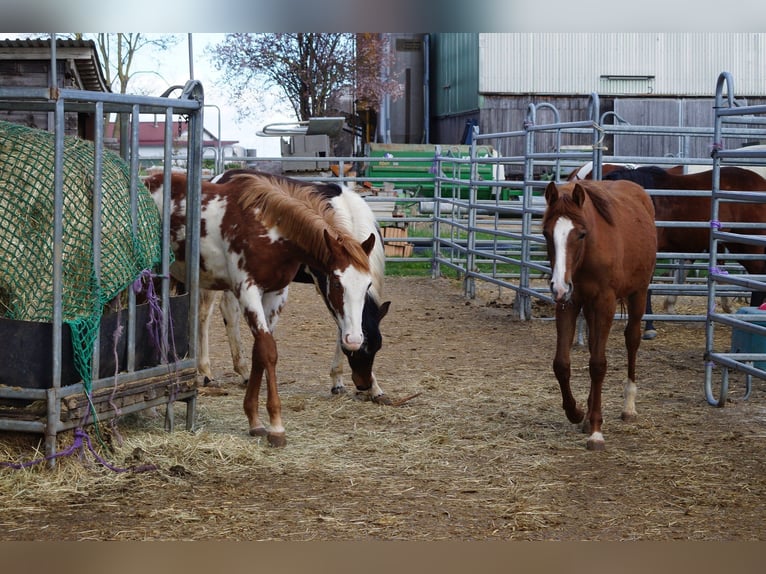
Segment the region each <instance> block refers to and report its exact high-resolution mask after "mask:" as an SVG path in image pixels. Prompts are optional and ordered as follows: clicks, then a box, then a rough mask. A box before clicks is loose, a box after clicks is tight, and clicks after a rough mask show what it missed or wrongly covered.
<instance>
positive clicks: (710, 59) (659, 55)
mask: <svg viewBox="0 0 766 574" xmlns="http://www.w3.org/2000/svg"><path fill="white" fill-rule="evenodd" d="M392 37H393V38H392V39H393V41H392V46H393V48H394V49H395V50H397V54H396V56H397V58H396V62H397V64H396V67H397V69H396V70H395V71H394V73H395V74H397V77H399V78H401V79H403V80H402V81H405V83H406V88H407V89H406V90H405V92H406V95H405V97H404V98H402V99H400V100H397V101H395V102H393V103H391V104H390V109H389V110H388V114H387V115H388V117H385V116H386V113H385V112H386V110H385V109H384V110H383V112H384V113H383V115H384V119H383V121H384V122H385V124H384V125H385V126H386V132H385V134H386V135H390V141H391V142H392V143H437V144H455V143H466V139H467V137H469V136H468V133H469V131H470V130H469V129H468V128H470V127H471V126H472V125H478V126H479V128H480V131H481V133H485V134H489V133H502V132H509V131H515V130H521V129H523V126H524V122H525V121H526V119H527V112H528V107H529V105H530V104H538V103H542V102H546V103H548V104H551V105H552V106H553V107H554V108H555V109H556V110H557V111H558V113H559V118H558V119H559V120H560V121H562V122H569V121H580V120H586V119H588V114H589V105H590V101H591V95H592V94H597V96H598V103H599V118H598V119H599V120H601V121H602V123H615V122H625V123H628V124H632V125H657V126H683V127H690V126H693V127H711V126H712V121H713V109H712V106H713V102H714V96H715V87H716V80H717V78H718V75H719V74H720V73H721V72H723V71H727V72H730V73H731V75H732V76H733V77H734V78H735V80H736V82H737V83H736V85H735V90H736V94H735V97H736V98H737V100H738V101H739V102H740V103H741V104H743V105H759V104H763V103H766V33H675V32H673V33H435V34H420V35H416V34H410V35H401V34H400V35H392ZM418 58H420V59H418ZM420 86H422V88H423V89H422V90H420V89H419V88H420ZM424 93H425V94H427V97H425V98H424V97H423V94H424ZM419 118H427V119H423V121H422V122H420V121H418V119H419ZM539 121H541V122H546V123H547V122H552V121H553V117H550V118H539ZM567 138H568V139H567ZM381 141H382V140H381ZM554 143H555V142H554V141H553V140H551V142H550V145H551V146H553V145H554ZM561 143H562V145H570V146H571V145H575V146H577V145H582V144H587V143H589V141H587V140H585V141H577V139H576V136H575V135H574V134H570V135H569V136H565V138H564V140H563V141H562V142H561ZM741 143H742V144H749V143H766V142H747V141H743V142H741ZM604 144H605V146H606V153H607V154H614V155H640V156H653V157H658V156H669V155H673V156H677V157H703V156H707V155H709V150H707V149H703V148H704V146H705V144H704V142H703V141H698V142H694V143H693V144H692V145H691V147H688V146H685V145H684V144H681V143H679V139H678V138H677V137H671V136H656V137H654V136H653V137H647V138H624V139H623V140H622V141H621V140H620V138H619V137H616V138H615V137H614V136H609V138H608V139H607V141H605V142H604ZM508 145H509V143H508V142H507V141H506V142H497V146H496V147H497V148H498V151H499V152H500V154H501V155H505V156H508V155H518V154H520V153H522V150H521V149H505V147H507V146H508ZM518 145H519V146H521V142H520V141H519V142H518Z"/></svg>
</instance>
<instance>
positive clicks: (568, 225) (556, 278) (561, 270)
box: [551, 217, 574, 299]
mask: <svg viewBox="0 0 766 574" xmlns="http://www.w3.org/2000/svg"><path fill="white" fill-rule="evenodd" d="M573 229H574V224H573V223H572V220H571V219H569V218H568V217H559V218H558V220H556V225H555V226H554V227H553V245H554V247H555V249H556V260H555V261H554V262H553V269H551V272H552V277H551V291H552V292H553V296H554V298H555V299H560V298H563V297H565V296H566V294H567V293H568V292H569V283H568V282H567V280H566V273H567V238H568V237H569V233H570V232H571V231H572V230H573Z"/></svg>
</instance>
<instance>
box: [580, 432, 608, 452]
mask: <svg viewBox="0 0 766 574" xmlns="http://www.w3.org/2000/svg"><path fill="white" fill-rule="evenodd" d="M585 446H586V448H587V449H588V450H604V449H605V448H606V443H605V442H604V435H602V434H601V433H600V432H594V433H593V434H592V435H590V438H588V442H587V443H586V444H585Z"/></svg>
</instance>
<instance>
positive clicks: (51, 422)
mask: <svg viewBox="0 0 766 574" xmlns="http://www.w3.org/2000/svg"><path fill="white" fill-rule="evenodd" d="M53 44H54V42H52V47H51V62H52V69H55V46H54V45H53ZM203 100H204V97H203V89H202V86H201V84H200V83H199V82H196V81H190V82H188V83H187V84H186V85H185V86H184V87H183V91H182V94H181V95H180V97H179V98H178V99H175V98H172V99H171V98H168V97H139V96H127V95H117V94H111V93H97V92H89V91H83V90H72V89H59V88H51V87H49V88H15V87H0V110H12V111H35V112H40V111H43V112H47V113H48V114H49V117H50V118H51V119H52V122H53V125H54V126H55V130H54V131H55V158H54V161H55V167H54V169H55V179H54V181H55V184H54V189H51V190H50V193H51V194H52V195H53V197H54V221H53V237H52V242H53V245H54V246H56V245H61V239H62V229H63V221H62V203H63V199H64V198H63V194H64V191H63V189H64V177H65V176H64V172H63V169H62V166H63V163H64V126H65V123H64V117H65V114H66V113H71V112H77V113H89V114H92V115H93V117H94V118H95V134H94V140H93V144H94V157H93V164H92V165H93V174H92V177H93V181H94V186H93V214H92V235H91V240H92V253H93V261H92V265H93V269H94V270H95V275H96V277H98V276H99V272H100V263H101V262H100V256H101V253H100V250H101V242H100V236H101V225H102V223H101V222H102V219H101V216H102V214H101V212H100V207H101V204H102V200H103V189H102V184H103V183H104V182H103V180H102V164H103V159H104V150H105V143H104V118H105V116H106V115H107V114H113V115H116V117H118V118H119V120H118V121H119V126H120V138H119V149H120V155H121V156H122V157H123V158H124V160H125V161H126V162H127V163H128V165H129V171H130V194H131V203H132V204H133V205H135V197H136V190H137V189H138V186H139V185H140V179H139V157H138V149H139V146H138V129H139V117H140V114H144V113H151V114H161V115H164V116H165V125H166V134H165V149H164V154H165V158H164V159H165V165H166V166H170V165H172V158H173V149H172V142H173V137H172V134H171V133H170V129H171V126H172V125H173V118H174V117H177V116H179V115H180V116H183V117H185V118H187V120H188V126H189V129H188V133H189V137H188V142H187V151H186V169H187V170H188V174H189V186H188V190H187V193H188V205H189V209H188V210H187V212H188V216H187V217H188V219H187V226H186V229H187V242H186V244H187V257H186V260H187V261H189V262H190V264H189V265H188V266H187V277H186V283H185V285H186V288H185V292H183V293H181V294H180V295H178V296H173V295H172V294H171V289H170V275H169V266H170V263H171V261H172V254H171V252H170V242H169V225H170V224H169V217H167V213H166V214H165V215H166V216H165V217H163V225H162V248H161V253H162V256H161V269H160V270H159V273H158V274H157V276H156V277H155V279H157V280H158V281H159V283H158V285H159V288H158V294H159V298H158V301H159V307H160V309H161V318H162V319H161V325H160V329H159V337H160V345H161V346H162V347H163V348H164V349H172V348H174V345H175V344H176V341H177V338H178V339H179V340H184V339H185V349H186V351H185V352H184V353H183V356H181V357H177V356H174V355H173V356H165V357H162V358H161V359H160V360H159V362H157V361H153V360H148V361H147V360H143V359H142V357H141V353H142V348H143V347H142V345H145V343H146V336H143V333H144V332H145V328H146V325H145V323H146V320H147V319H146V315H145V314H142V313H144V312H145V311H144V310H143V309H142V305H139V304H138V303H137V300H136V293H135V292H134V291H133V289H127V292H126V293H125V294H124V296H125V299H126V301H127V303H126V307H125V309H124V314H123V315H122V318H123V319H124V327H125V335H123V339H124V345H125V350H124V356H125V357H126V360H125V362H124V363H118V364H119V367H118V368H116V369H115V372H114V373H106V374H105V373H104V372H103V369H100V368H99V363H100V362H103V361H104V356H105V355H104V353H103V352H102V351H103V350H104V348H106V349H107V350H108V351H110V350H111V348H112V347H111V345H112V344H113V342H112V341H111V335H112V334H113V333H112V331H111V330H106V329H105V324H106V319H105V318H106V315H104V317H102V319H101V330H100V333H99V334H98V335H97V339H96V344H95V345H94V348H93V356H92V359H91V360H92V363H91V373H92V381H91V384H90V389H86V388H85V387H84V384H83V383H82V382H76V383H72V382H71V381H68V380H67V379H66V377H63V376H62V372H66V371H67V365H66V364H63V363H64V360H63V358H64V357H65V356H66V355H67V353H66V351H67V349H66V348H65V345H64V340H65V334H66V329H65V328H64V327H65V326H64V325H63V321H62V298H63V295H62V288H61V279H62V274H63V273H65V272H66V271H65V266H64V262H63V261H62V253H61V248H60V247H59V248H56V247H54V249H53V278H52V281H53V286H54V292H53V321H52V323H51V324H50V325H47V329H48V330H47V331H45V332H46V333H47V335H46V336H45V342H46V345H43V346H44V347H47V348H48V350H49V352H50V354H47V353H46V355H45V356H43V357H40V358H39V360H40V361H42V362H43V363H45V364H49V368H47V369H46V370H45V372H44V373H43V374H42V377H41V379H42V380H41V381H40V384H33V385H25V384H21V383H19V384H15V383H13V382H11V383H10V384H2V385H0V430H9V431H22V432H30V433H39V434H42V435H44V437H45V457H46V459H47V460H48V463H49V465H53V464H55V459H56V456H57V453H56V443H57V435H58V434H59V433H61V432H63V431H67V430H71V429H75V430H77V429H81V428H82V427H83V426H84V425H86V424H92V423H94V422H97V421H106V420H109V419H112V418H115V417H117V416H120V415H125V414H128V413H131V412H136V411H140V410H144V409H148V408H151V407H155V406H166V419H165V421H166V428H167V429H168V430H172V429H173V427H174V414H173V411H174V409H173V405H174V403H175V402H176V401H181V402H182V403H185V405H186V428H187V429H191V428H192V426H193V424H194V415H195V404H196V403H195V401H196V396H197V389H196V362H197V360H196V357H197V324H198V321H197V312H198V276H199V265H198V261H199V225H200V213H199V211H200V210H199V194H200V187H201V166H202V145H201V144H202V127H203V126H202V110H203V104H204V102H203ZM165 176H166V185H165V189H166V194H168V195H169V190H170V185H169V183H170V181H169V177H170V172H169V170H168V171H166V173H165ZM169 204H170V201H169V200H168V198H167V197H166V199H165V201H164V205H165V206H166V209H169ZM84 208H86V207H85V206H84ZM86 209H87V208H86ZM96 280H98V279H96ZM173 316H175V318H176V323H178V324H177V325H176V327H178V325H181V326H182V327H183V328H182V330H181V332H180V333H178V332H176V333H175V334H174V320H173ZM181 318H184V319H185V320H184V321H180V319H181ZM142 339H143V342H142ZM6 344H7V343H6ZM107 356H108V353H107ZM31 360H32V361H35V360H38V359H35V358H32V359H31ZM16 367H17V365H16ZM14 368H15V366H14V365H13V364H5V365H4V366H3V369H6V375H7V376H8V377H10V379H11V381H13V377H14Z"/></svg>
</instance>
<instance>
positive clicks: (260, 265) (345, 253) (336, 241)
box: [144, 173, 376, 446]
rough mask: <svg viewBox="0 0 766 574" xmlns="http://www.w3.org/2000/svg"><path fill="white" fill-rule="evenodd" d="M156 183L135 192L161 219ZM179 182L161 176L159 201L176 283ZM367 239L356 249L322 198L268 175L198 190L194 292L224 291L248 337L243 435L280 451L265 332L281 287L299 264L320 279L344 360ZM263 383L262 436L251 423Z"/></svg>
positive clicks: (363, 284)
mask: <svg viewBox="0 0 766 574" xmlns="http://www.w3.org/2000/svg"><path fill="white" fill-rule="evenodd" d="M163 180H164V176H163V174H158V175H154V176H151V177H149V178H147V179H146V180H145V182H144V183H145V184H146V186H147V187H148V189H149V191H150V192H151V193H152V197H153V198H154V200H155V202H156V203H157V205H158V207H159V208H160V213H162V212H163V210H162V205H163V203H164V201H165V195H166V194H165V192H164V190H163ZM186 189H187V183H186V176H185V175H183V174H178V173H174V174H172V175H171V189H170V190H169V192H168V196H169V199H170V201H171V206H170V235H171V237H170V239H171V246H172V248H173V252H174V255H175V258H176V260H175V262H174V263H173V265H172V266H171V273H172V274H173V275H174V277H175V278H176V279H179V280H183V279H184V276H183V267H184V262H185V256H186V253H185V252H186V249H185V241H184V239H185V236H186V230H185V222H186ZM375 241H376V237H375V234H374V233H371V234H370V236H369V237H368V238H367V239H365V240H364V241H363V242H361V243H360V242H359V241H357V240H356V239H354V238H353V237H351V236H350V235H349V234H348V233H347V232H346V231H345V230H344V229H343V228H342V227H341V226H340V225H338V223H337V221H336V216H335V212H334V211H333V209H332V206H331V205H330V202H329V201H328V200H327V198H326V197H323V196H322V195H321V194H318V193H316V192H315V191H314V190H313V189H312V188H311V187H310V186H305V185H297V184H295V183H294V182H291V181H286V180H284V179H278V178H272V177H269V176H263V177H257V176H254V175H237V176H235V177H234V178H232V179H231V181H229V182H228V183H225V184H211V183H207V182H205V183H203V184H202V196H201V224H200V246H199V247H200V277H199V286H200V289H214V290H230V291H232V292H233V293H234V294H235V295H236V296H237V299H238V300H239V302H240V305H241V307H242V310H243V312H244V315H245V319H246V321H247V324H248V326H249V327H250V331H251V332H252V334H253V338H254V342H253V351H252V367H251V371H250V380H249V382H248V386H247V391H246V392H245V399H244V405H243V406H244V410H245V414H246V415H247V419H248V422H249V430H250V434H251V435H253V436H256V435H257V436H267V437H268V441H269V444H270V445H272V446H284V445H285V444H286V439H285V429H284V426H283V424H282V408H281V401H280V399H279V393H278V390H277V377H276V363H277V347H276V342H275V340H274V337H273V334H272V333H273V329H274V327H275V325H276V323H277V320H278V318H279V313H280V311H281V310H282V308H283V307H284V305H285V303H286V301H287V287H288V285H289V284H290V282H291V281H292V280H293V278H294V277H295V275H296V273H297V272H298V270H299V269H300V267H301V266H302V265H310V266H312V267H315V268H316V269H319V270H321V271H322V273H324V274H325V276H326V277H327V278H328V297H327V301H328V305H329V307H330V309H331V310H332V313H333V316H334V318H335V321H336V322H337V324H338V326H339V330H340V339H341V344H342V345H343V347H344V348H346V349H347V350H349V351H356V350H359V349H360V348H361V347H362V345H363V343H364V332H363V328H362V311H363V307H364V302H365V298H366V296H367V292H368V290H369V288H370V285H371V283H372V277H371V273H370V261H369V253H370V252H371V250H372V248H373V246H374V244H375ZM264 373H265V375H266V385H267V399H266V409H267V411H268V415H269V425H268V427H267V426H266V425H265V424H264V423H263V422H262V421H261V418H260V416H259V412H258V411H259V402H258V401H259V399H258V396H259V394H260V388H261V382H262V379H263V375H264Z"/></svg>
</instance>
